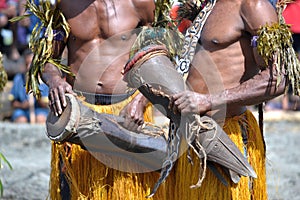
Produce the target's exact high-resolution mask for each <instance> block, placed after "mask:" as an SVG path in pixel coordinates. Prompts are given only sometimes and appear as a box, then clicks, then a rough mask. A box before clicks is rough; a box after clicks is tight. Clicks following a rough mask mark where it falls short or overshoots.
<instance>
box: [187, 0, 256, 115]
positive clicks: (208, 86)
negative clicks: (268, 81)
mask: <svg viewBox="0 0 300 200" xmlns="http://www.w3.org/2000/svg"><path fill="white" fill-rule="evenodd" d="M244 2H245V1H244ZM241 4H242V1H240V0H233V1H228V0H219V1H218V2H217V3H216V6H215V7H214V9H213V11H212V12H211V14H210V16H209V18H208V19H207V21H206V24H205V26H204V29H203V32H202V36H201V38H202V39H201V44H202V48H201V47H200V49H199V51H197V53H196V55H195V58H194V61H193V67H192V68H191V71H190V74H189V77H188V82H189V84H190V86H191V88H192V89H193V90H194V91H196V92H199V93H204V94H207V93H210V94H211V93H218V92H220V91H222V90H224V89H229V88H234V87H237V86H239V85H240V84H241V83H242V82H244V81H246V80H248V79H250V78H251V77H253V76H254V75H255V74H257V73H258V72H259V67H258V64H257V63H256V61H255V57H254V54H253V49H252V47H251V46H250V40H251V37H252V36H251V33H250V31H249V32H248V31H247V27H245V22H244V21H243V20H244V19H243V18H242V16H241ZM228 11H230V14H229V13H228ZM244 110H245V108H244V107H238V106H234V107H227V111H226V115H227V116H233V115H238V114H240V113H241V112H243V111H244Z"/></svg>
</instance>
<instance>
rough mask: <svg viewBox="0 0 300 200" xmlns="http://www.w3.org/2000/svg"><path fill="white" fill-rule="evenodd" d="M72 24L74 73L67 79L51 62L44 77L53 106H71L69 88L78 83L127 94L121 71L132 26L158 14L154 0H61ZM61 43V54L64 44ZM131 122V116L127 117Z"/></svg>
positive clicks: (57, 110)
mask: <svg viewBox="0 0 300 200" xmlns="http://www.w3.org/2000/svg"><path fill="white" fill-rule="evenodd" d="M59 7H60V8H61V10H62V12H63V14H64V15H65V17H66V18H67V20H68V23H69V25H70V27H71V33H70V36H69V38H68V41H67V44H66V45H67V49H68V65H69V66H70V68H71V72H72V73H73V74H75V77H73V76H67V78H66V81H65V80H64V79H63V78H62V75H61V72H60V71H59V70H58V69H57V68H56V67H55V66H53V65H52V64H50V63H47V64H46V66H45V70H44V73H43V80H44V81H45V82H46V83H47V84H48V85H49V87H50V95H49V101H50V106H51V108H52V110H53V111H54V112H55V113H56V114H57V115H59V114H61V112H62V110H63V107H64V106H66V100H65V93H73V94H74V91H73V89H76V90H79V91H83V92H89V93H95V94H124V93H126V89H127V87H126V83H125V82H124V81H123V80H122V74H121V71H122V69H123V67H124V65H125V63H126V62H127V60H128V58H129V55H128V53H129V52H130V48H131V46H132V44H133V42H134V41H135V38H136V36H135V35H132V33H131V31H132V30H134V29H135V28H137V27H139V26H141V25H148V24H149V23H151V21H152V20H153V10H154V2H153V1H152V0H147V1H135V0H122V1H114V0H104V1H103V0H96V1H95V0H89V1H84V2H83V1H80V0H78V1H72V2H69V1H62V2H61V3H60V5H59ZM124 19H126V22H124ZM62 45H63V43H60V46H59V47H57V49H58V51H57V52H56V54H57V55H55V56H57V57H59V56H60V55H61V54H62V51H63V49H64V46H62ZM141 97H142V96H141V95H138V97H137V98H136V102H137V104H135V108H134V109H133V111H132V112H131V117H132V119H133V121H134V122H135V123H136V124H138V125H141V124H142V123H143V119H142V118H141V116H142V112H140V111H143V109H141V108H143V107H144V106H145V104H144V103H145V101H143V100H142V99H141ZM128 123H129V122H128Z"/></svg>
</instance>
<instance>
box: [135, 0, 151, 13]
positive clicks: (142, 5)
mask: <svg viewBox="0 0 300 200" xmlns="http://www.w3.org/2000/svg"><path fill="white" fill-rule="evenodd" d="M130 1H131V2H132V4H133V5H134V7H135V9H136V10H138V11H144V12H145V11H147V10H149V11H150V10H153V9H155V1H154V0H130Z"/></svg>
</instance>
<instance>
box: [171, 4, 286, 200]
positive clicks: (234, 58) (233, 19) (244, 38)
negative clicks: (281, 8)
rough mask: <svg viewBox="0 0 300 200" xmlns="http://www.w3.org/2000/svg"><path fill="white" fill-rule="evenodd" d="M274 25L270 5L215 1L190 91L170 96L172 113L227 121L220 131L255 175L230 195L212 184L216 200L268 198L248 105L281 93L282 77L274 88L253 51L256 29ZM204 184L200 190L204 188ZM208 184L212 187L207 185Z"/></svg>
mask: <svg viewBox="0 0 300 200" xmlns="http://www.w3.org/2000/svg"><path fill="white" fill-rule="evenodd" d="M274 22H278V17H277V14H276V12H275V10H274V8H273V7H272V5H271V4H270V2H269V1H268V0H218V1H217V3H216V5H215V7H214V8H213V10H212V12H211V14H210V16H209V17H208V19H207V21H206V23H205V25H204V28H203V31H202V35H201V39H200V41H198V42H199V44H200V45H201V47H199V48H198V50H197V52H196V54H195V56H194V60H193V62H192V66H191V69H190V72H189V75H188V77H187V82H188V84H189V86H190V89H191V91H186V92H183V93H180V94H176V95H174V96H173V103H172V106H173V109H174V110H179V111H180V112H181V113H182V114H184V113H190V112H192V113H200V114H211V115H213V117H214V118H215V119H216V120H221V121H223V122H224V121H225V125H224V130H225V131H226V132H227V133H228V134H229V136H230V137H231V139H232V140H233V141H234V142H235V143H236V144H237V145H238V146H239V147H240V148H241V149H244V150H243V151H245V152H246V156H248V157H249V163H250V164H251V165H252V166H253V167H254V170H255V171H256V173H257V174H258V178H257V179H256V180H248V181H245V182H243V181H244V180H243V179H244V177H243V178H242V179H241V181H240V183H239V184H237V185H232V188H231V191H230V192H226V191H224V190H223V189H222V186H219V185H215V190H219V193H217V194H216V196H214V199H249V197H250V196H251V197H252V198H251V199H267V197H266V183H265V168H264V167H265V150H264V144H263V143H264V142H263V136H261V134H260V133H259V128H258V126H257V123H255V121H252V122H251V120H250V118H253V117H250V116H251V115H250V112H249V111H247V108H246V106H250V105H256V104H259V103H262V102H264V101H267V100H269V99H271V98H274V97H276V96H278V95H280V94H282V93H283V92H284V88H285V84H286V79H285V77H281V83H280V85H279V86H276V81H277V79H278V77H277V72H276V70H275V69H274V68H273V66H266V64H265V63H264V62H263V61H262V59H261V58H260V57H259V56H258V53H257V51H256V48H255V45H254V46H251V39H252V37H253V36H255V35H257V34H258V33H257V31H258V29H259V28H260V27H261V26H264V25H266V24H272V23H274ZM225 117H226V119H225ZM234 123H237V124H236V126H233V124H234ZM234 127H235V128H234ZM249 127H250V128H249ZM255 127H256V128H255ZM239 129H241V130H244V132H241V130H239ZM239 135H240V136H239ZM237 137H239V139H237ZM259 140H260V141H259ZM241 141H244V143H241ZM254 149H255V151H254ZM206 179H207V180H209V178H208V177H206ZM249 183H250V184H249ZM205 184H206V183H204V184H203V185H202V186H201V187H202V188H203V187H206V186H204V185H205ZM243 184H244V186H242V185H243ZM207 185H209V186H211V187H214V186H213V185H212V184H210V183H207ZM209 186H208V187H209ZM249 186H250V187H249ZM200 189H201V188H200ZM223 191H224V192H223ZM241 191H243V194H242V193H241ZM249 191H250V192H249ZM222 193H223V194H222ZM201 194H202V196H201V198H202V199H210V197H209V195H211V194H208V196H206V194H207V193H204V192H203V193H201ZM243 195H245V196H243Z"/></svg>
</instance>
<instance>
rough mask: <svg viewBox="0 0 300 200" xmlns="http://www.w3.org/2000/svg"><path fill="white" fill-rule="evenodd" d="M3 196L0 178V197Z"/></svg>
mask: <svg viewBox="0 0 300 200" xmlns="http://www.w3.org/2000/svg"><path fill="white" fill-rule="evenodd" d="M2 196H3V185H2V181H1V179H0V197H2Z"/></svg>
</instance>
